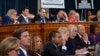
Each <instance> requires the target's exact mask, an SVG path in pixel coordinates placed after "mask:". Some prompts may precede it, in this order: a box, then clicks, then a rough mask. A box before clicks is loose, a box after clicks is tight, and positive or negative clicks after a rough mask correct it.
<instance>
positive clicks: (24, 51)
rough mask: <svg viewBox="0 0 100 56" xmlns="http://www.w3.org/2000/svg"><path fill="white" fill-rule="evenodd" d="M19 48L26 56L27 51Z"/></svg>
mask: <svg viewBox="0 0 100 56" xmlns="http://www.w3.org/2000/svg"><path fill="white" fill-rule="evenodd" d="M19 48H20V49H21V50H22V51H23V53H24V55H25V56H27V51H26V50H25V49H23V48H21V47H19Z"/></svg>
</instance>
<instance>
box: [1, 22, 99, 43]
mask: <svg viewBox="0 0 100 56" xmlns="http://www.w3.org/2000/svg"><path fill="white" fill-rule="evenodd" d="M69 24H75V25H78V24H82V25H84V26H85V28H86V32H89V26H90V24H91V22H78V23H46V24H43V23H36V24H34V23H33V24H17V25H0V41H1V40H2V39H3V38H5V37H6V36H11V35H12V33H13V31H14V30H15V29H17V28H27V29H28V30H29V31H30V33H31V34H40V35H41V37H42V39H43V43H45V42H46V40H47V36H48V33H49V32H50V31H52V30H57V29H58V28H59V27H67V26H68V25H69ZM96 24H98V25H99V26H100V22H96Z"/></svg>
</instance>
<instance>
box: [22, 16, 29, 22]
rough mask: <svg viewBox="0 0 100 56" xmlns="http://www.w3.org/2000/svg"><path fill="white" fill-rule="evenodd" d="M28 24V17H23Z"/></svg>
mask: <svg viewBox="0 0 100 56" xmlns="http://www.w3.org/2000/svg"><path fill="white" fill-rule="evenodd" d="M22 16H23V17H24V19H25V21H26V22H27V23H29V20H28V17H26V16H24V15H22Z"/></svg>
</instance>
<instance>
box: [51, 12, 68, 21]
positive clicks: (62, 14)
mask: <svg viewBox="0 0 100 56" xmlns="http://www.w3.org/2000/svg"><path fill="white" fill-rule="evenodd" d="M50 20H51V21H52V22H67V21H68V17H67V14H66V12H64V11H63V10H59V11H58V13H57V15H54V16H51V17H50Z"/></svg>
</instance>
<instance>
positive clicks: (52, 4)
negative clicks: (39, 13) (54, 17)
mask: <svg viewBox="0 0 100 56" xmlns="http://www.w3.org/2000/svg"><path fill="white" fill-rule="evenodd" d="M41 7H42V8H65V3H64V0H41Z"/></svg>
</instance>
